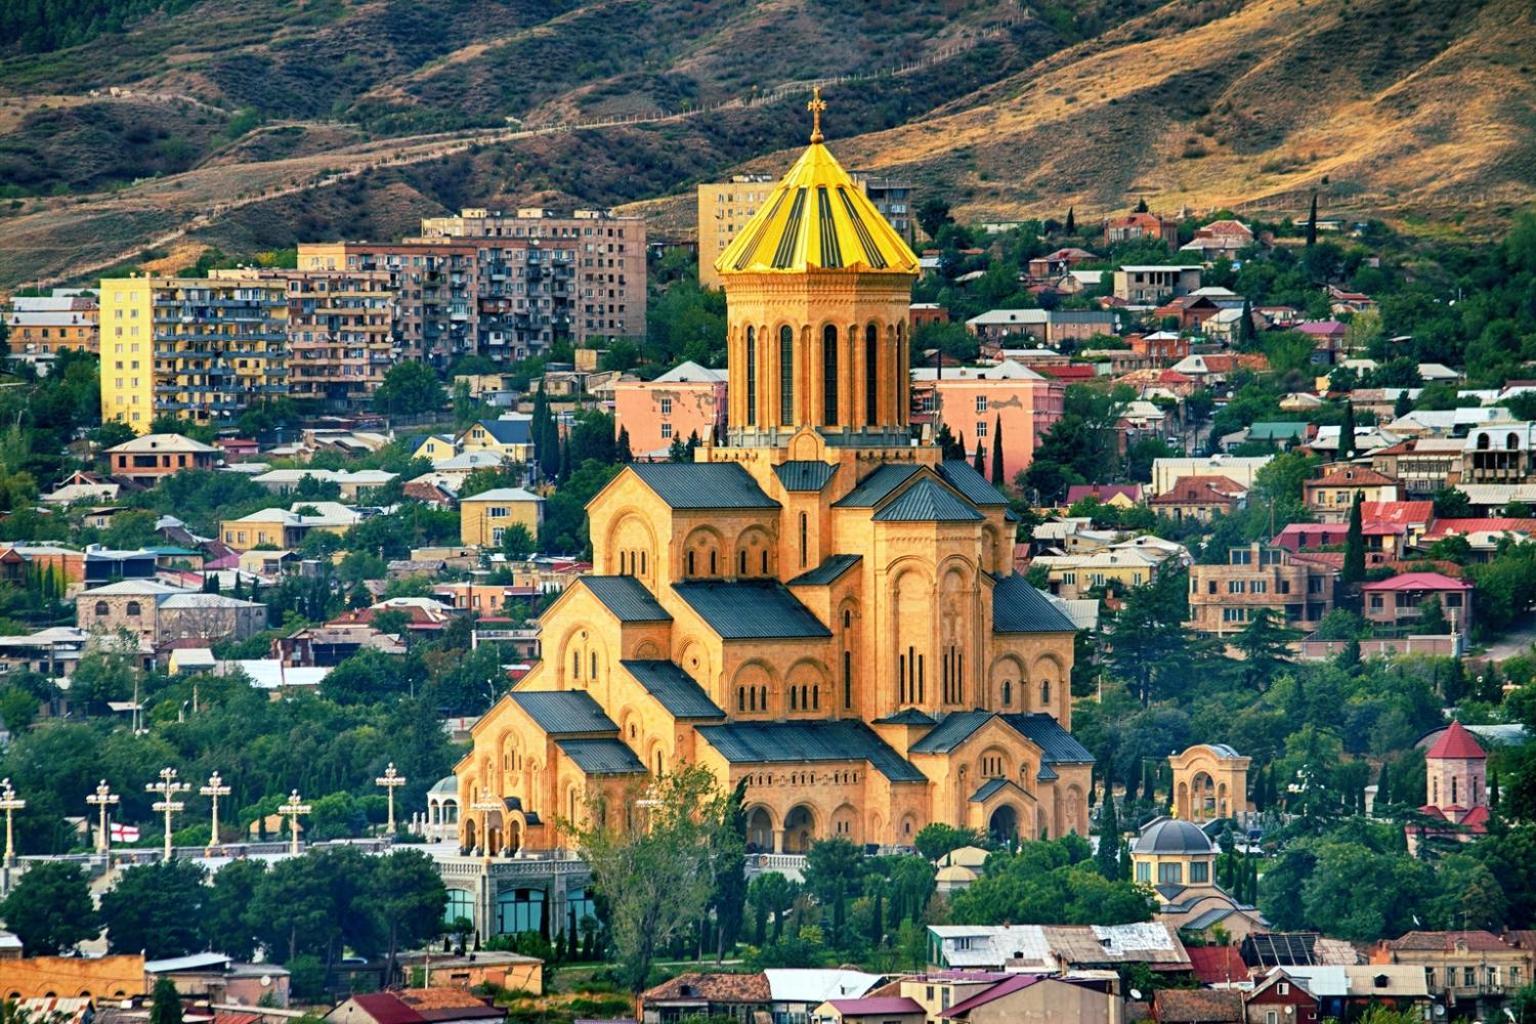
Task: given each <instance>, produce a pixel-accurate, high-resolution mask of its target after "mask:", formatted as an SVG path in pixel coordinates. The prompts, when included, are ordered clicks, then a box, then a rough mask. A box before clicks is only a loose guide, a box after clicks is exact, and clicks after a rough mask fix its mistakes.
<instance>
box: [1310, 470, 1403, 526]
mask: <svg viewBox="0 0 1536 1024" xmlns="http://www.w3.org/2000/svg"><path fill="white" fill-rule="evenodd" d="M1395 483H1397V481H1396V480H1394V479H1392V478H1391V477H1389V476H1387V475H1386V474H1384V473H1378V472H1376V471H1375V470H1374V469H1371V468H1369V467H1367V466H1340V467H1339V468H1338V469H1335V470H1334V471H1333V472H1331V473H1325V474H1324V475H1323V476H1320V477H1318V478H1317V479H1316V480H1308V481H1307V482H1306V486H1308V487H1383V486H1386V485H1389V484H1395ZM1360 518H1361V519H1364V518H1365V509H1364V508H1362V509H1361V510H1360Z"/></svg>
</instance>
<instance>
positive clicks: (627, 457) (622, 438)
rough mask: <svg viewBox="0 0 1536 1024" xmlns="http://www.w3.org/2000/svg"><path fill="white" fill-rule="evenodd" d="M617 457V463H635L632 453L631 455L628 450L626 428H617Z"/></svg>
mask: <svg viewBox="0 0 1536 1024" xmlns="http://www.w3.org/2000/svg"><path fill="white" fill-rule="evenodd" d="M618 457H619V462H621V463H630V462H634V461H635V456H634V453H632V452H631V451H630V450H629V428H628V427H620V428H619V443H618Z"/></svg>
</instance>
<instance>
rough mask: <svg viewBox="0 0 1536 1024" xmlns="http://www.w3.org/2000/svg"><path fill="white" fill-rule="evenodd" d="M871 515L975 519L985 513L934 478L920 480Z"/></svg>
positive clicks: (888, 519)
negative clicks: (978, 510)
mask: <svg viewBox="0 0 1536 1024" xmlns="http://www.w3.org/2000/svg"><path fill="white" fill-rule="evenodd" d="M874 518H875V519H876V521H878V522H882V523H974V522H977V521H979V520H981V519H983V518H985V517H984V516H983V515H982V514H981V513H980V512H977V511H976V510H975V509H974V508H972V507H971V506H970V505H968V504H966V503H965V502H964V501H963V500H961V499H960V498H958V497H956V496H955V494H954V492H953V491H951V490H949V489H948V488H946V487H945V486H944V485H943V484H941V483H939V482H938V481H937V480H919V481H918V482H917V483H915V484H913V485H912V486H911V487H908V488H907V489H906V490H905V491H902V492H901V494H899V495H897V496H896V499H895V500H894V501H892V502H891V503H890V504H889V505H887V506H885V508H883V509H881V510H880V511H878V512H876V513H875V515H874Z"/></svg>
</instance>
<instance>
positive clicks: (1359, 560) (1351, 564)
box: [1339, 491, 1365, 584]
mask: <svg viewBox="0 0 1536 1024" xmlns="http://www.w3.org/2000/svg"><path fill="white" fill-rule="evenodd" d="M1362 500H1363V498H1362V497H1361V492H1359V491H1356V492H1355V500H1354V502H1353V503H1352V504H1351V505H1350V507H1349V529H1348V530H1347V531H1345V534H1344V569H1343V571H1342V572H1340V573H1339V582H1340V583H1344V584H1353V583H1359V582H1360V581H1361V580H1363V579H1365V528H1364V526H1363V525H1362V522H1361V508H1360V506H1361V502H1362Z"/></svg>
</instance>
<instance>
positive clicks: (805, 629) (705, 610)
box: [672, 580, 832, 640]
mask: <svg viewBox="0 0 1536 1024" xmlns="http://www.w3.org/2000/svg"><path fill="white" fill-rule="evenodd" d="M672 590H673V592H674V593H676V594H677V596H678V597H680V598H682V599H683V600H684V601H686V602H687V603H688V607H690V608H692V609H693V610H694V611H696V612H698V613H699V617H700V618H702V619H703V620H704V621H705V622H706V623H707V624H708V625H709V628H710V629H713V630H714V631H715V633H716V634H717V635H718V636H719V637H720V638H721V639H722V640H768V639H794V638H800V637H828V636H831V635H832V632H831V631H830V630H829V629H827V627H826V626H824V625H822V624H821V620H820V619H818V618H816V616H815V615H813V614H811V610H810V609H809V608H807V607H806V606H805V605H803V604H801V603H800V602H799V600H797V599H796V598H795V595H794V594H791V593H790V592H789V590H788V589H787V588H786V587H785V586H784V584H782V583H780V582H779V581H778V580H735V581H731V582H726V581H719V580H709V581H701V582H696V583H674V584H673V585H672Z"/></svg>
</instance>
